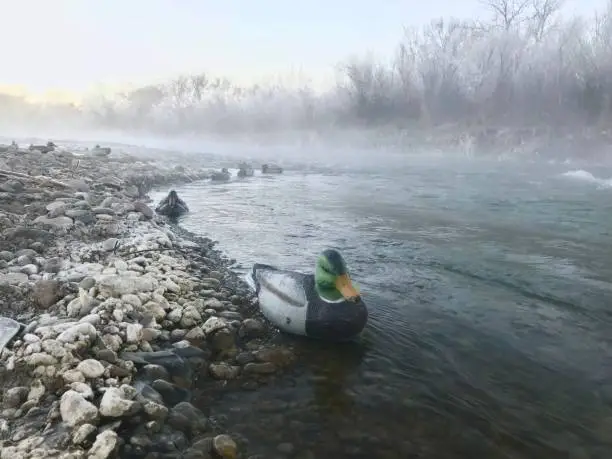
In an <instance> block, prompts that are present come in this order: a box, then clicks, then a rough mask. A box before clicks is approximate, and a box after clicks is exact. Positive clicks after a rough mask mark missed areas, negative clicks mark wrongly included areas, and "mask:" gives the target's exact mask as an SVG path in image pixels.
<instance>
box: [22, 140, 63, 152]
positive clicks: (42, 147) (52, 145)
mask: <svg viewBox="0 0 612 459" xmlns="http://www.w3.org/2000/svg"><path fill="white" fill-rule="evenodd" d="M55 147H57V145H55V143H53V142H51V141H49V142H47V144H46V145H30V147H29V150H30V151H33V150H38V151H40V152H41V153H49V152H50V151H55Z"/></svg>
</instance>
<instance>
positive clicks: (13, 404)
mask: <svg viewBox="0 0 612 459" xmlns="http://www.w3.org/2000/svg"><path fill="white" fill-rule="evenodd" d="M29 391H30V390H29V389H28V388H27V387H23V386H19V387H11V388H9V389H6V390H5V392H4V394H3V397H2V402H3V406H4V408H19V407H20V406H21V404H22V403H23V402H25V401H26V399H27V397H28V392H29Z"/></svg>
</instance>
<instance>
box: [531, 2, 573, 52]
mask: <svg viewBox="0 0 612 459" xmlns="http://www.w3.org/2000/svg"><path fill="white" fill-rule="evenodd" d="M564 2H565V0H531V9H532V14H531V18H530V21H529V22H530V29H531V34H532V35H533V38H534V39H535V41H536V42H541V41H542V39H543V38H544V35H545V34H546V33H547V32H548V29H549V28H550V27H551V26H552V23H553V21H554V17H555V15H556V14H557V13H558V12H559V10H560V9H561V7H562V6H563V4H564Z"/></svg>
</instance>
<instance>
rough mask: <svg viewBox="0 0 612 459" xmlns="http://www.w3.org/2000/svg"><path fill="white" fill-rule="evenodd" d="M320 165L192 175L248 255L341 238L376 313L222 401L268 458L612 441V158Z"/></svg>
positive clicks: (287, 263) (467, 452)
mask: <svg viewBox="0 0 612 459" xmlns="http://www.w3.org/2000/svg"><path fill="white" fill-rule="evenodd" d="M316 164H317V163H316V162H315V165H312V164H311V165H310V166H309V167H308V168H305V167H299V168H298V167H294V168H292V167H291V165H290V164H289V165H288V166H287V170H286V171H285V173H284V174H282V175H278V176H261V175H256V176H255V177H251V178H248V179H243V180H240V179H235V178H233V179H232V181H231V182H229V183H225V184H211V183H207V182H202V183H192V184H190V185H187V186H184V187H180V188H176V189H177V191H178V193H179V195H180V196H181V197H182V198H183V199H185V200H186V201H187V203H188V204H189V206H190V208H191V210H192V212H191V214H190V215H188V216H186V217H185V218H184V219H183V220H182V222H181V224H182V225H183V226H184V227H185V228H187V229H189V230H192V231H195V232H198V233H201V234H204V235H207V236H210V237H212V238H214V239H216V240H218V241H219V242H220V247H221V248H222V249H223V250H224V251H225V252H226V253H227V255H228V256H230V257H232V258H235V259H236V260H237V263H238V268H237V269H238V270H240V269H244V270H246V269H248V268H249V267H250V265H252V263H253V262H262V263H271V264H276V265H279V266H281V267H285V268H290V269H298V270H305V271H311V270H312V269H313V267H314V260H315V258H316V256H317V254H318V253H319V252H320V251H321V250H323V249H324V248H326V247H335V248H337V249H339V250H340V251H341V252H342V253H343V254H344V256H345V258H346V260H347V263H348V265H349V268H350V270H351V275H352V277H353V279H354V280H355V282H356V284H357V285H358V286H359V287H360V289H361V291H362V293H363V297H364V299H365V301H366V302H367V304H368V306H369V311H370V321H369V324H368V326H367V329H366V330H365V331H364V333H363V336H362V337H361V339H360V340H359V341H357V342H355V343H349V344H347V345H341V346H339V345H333V346H332V345H326V344H324V343H318V342H312V341H309V340H303V339H298V338H293V337H288V336H280V337H278V339H279V340H283V341H285V342H289V343H291V344H292V345H293V346H295V348H296V349H297V352H298V354H299V355H300V359H299V364H298V366H297V368H296V369H295V371H292V372H291V373H290V374H287V375H286V376H283V377H280V378H278V379H276V380H275V381H274V382H273V383H271V384H269V385H268V386H266V387H263V388H261V389H259V390H257V391H252V392H251V391H246V390H245V391H244V392H231V393H229V392H228V393H227V394H219V395H218V396H216V397H215V398H214V399H213V400H211V401H210V402H209V403H210V404H209V406H207V407H206V409H207V410H208V411H210V413H211V415H212V416H213V417H215V416H216V417H217V418H218V420H219V422H222V423H224V424H226V425H227V426H229V427H230V428H231V429H232V431H233V432H234V433H235V434H237V435H239V436H244V438H245V439H246V440H245V441H247V440H248V442H249V446H248V450H249V451H250V452H251V453H253V454H254V453H259V454H262V455H263V456H262V457H266V458H276V457H278V458H281V457H298V458H323V459H328V458H338V459H340V458H345V457H346V458H371V459H377V458H380V459H385V458H409V457H421V458H472V459H473V458H476V457H481V458H489V459H494V458H534V459H543V458H572V459H574V458H576V459H577V458H580V459H586V458H591V459H594V458H601V459H609V458H611V457H612V380H611V379H610V378H611V376H612V333H611V330H612V328H611V325H612V283H611V279H612V258H611V256H612V245H611V244H610V242H611V241H612V238H611V232H612V180H607V179H606V178H609V177H612V169H611V168H609V167H608V168H606V167H604V166H598V167H597V168H595V167H594V166H586V165H579V164H578V165H577V164H568V163H563V164H559V163H557V164H553V163H550V162H545V161H543V162H541V163H538V162H529V163H525V162H519V161H508V160H507V161H498V160H467V159H461V160H454V161H450V160H448V159H446V158H429V159H427V160H425V159H415V158H407V157H406V158H404V159H403V160H401V159H397V158H396V160H394V161H386V160H385V159H384V158H383V157H380V158H376V157H375V156H374V157H373V158H371V160H370V161H369V162H368V163H367V164H366V163H363V164H357V165H350V162H348V161H336V162H334V161H331V160H330V161H327V163H325V162H319V163H318V164H320V165H316ZM220 165H221V163H220ZM595 171H596V172H595ZM162 191H164V190H162ZM162 191H160V192H159V193H156V194H155V196H154V198H155V199H156V200H157V199H159V198H160V197H161V196H162V195H163V194H164V193H163V192H162Z"/></svg>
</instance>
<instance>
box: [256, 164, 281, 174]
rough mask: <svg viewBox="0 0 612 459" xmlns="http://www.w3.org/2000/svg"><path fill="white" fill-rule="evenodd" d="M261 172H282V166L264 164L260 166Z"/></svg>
mask: <svg viewBox="0 0 612 459" xmlns="http://www.w3.org/2000/svg"><path fill="white" fill-rule="evenodd" d="M261 173H262V174H282V173H283V168H282V167H280V166H277V165H276V164H264V165H263V166H261Z"/></svg>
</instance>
